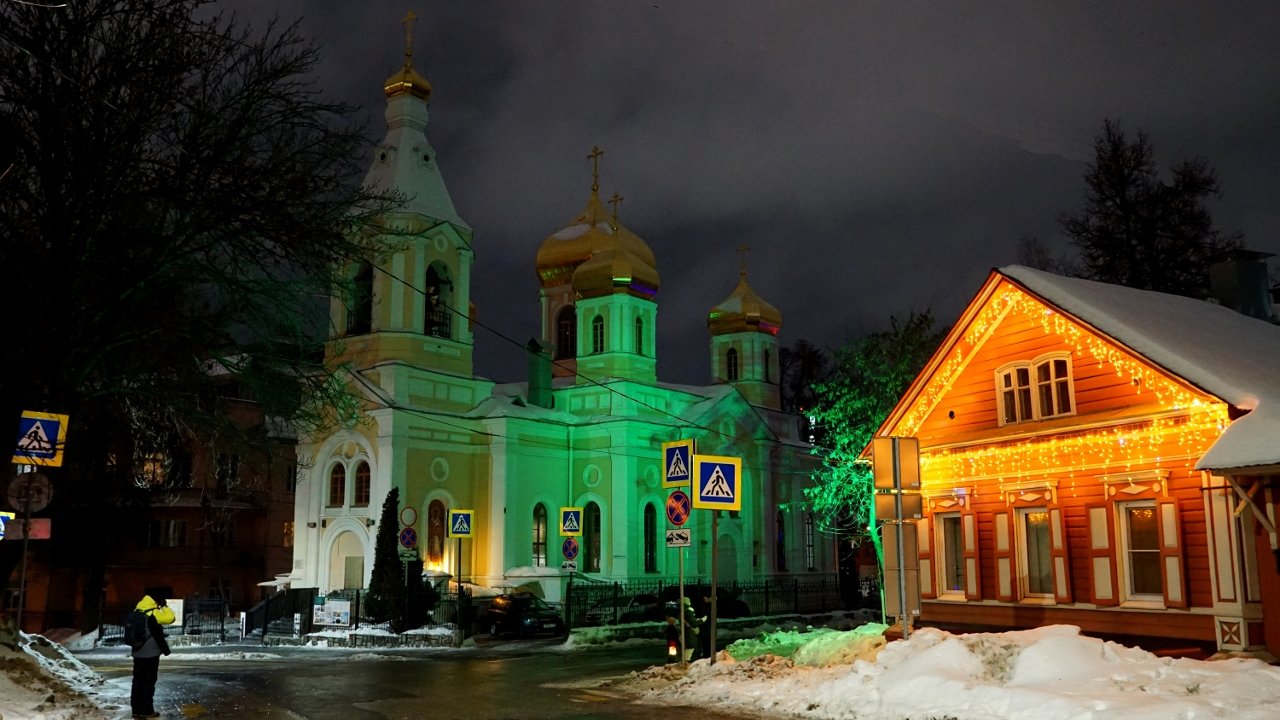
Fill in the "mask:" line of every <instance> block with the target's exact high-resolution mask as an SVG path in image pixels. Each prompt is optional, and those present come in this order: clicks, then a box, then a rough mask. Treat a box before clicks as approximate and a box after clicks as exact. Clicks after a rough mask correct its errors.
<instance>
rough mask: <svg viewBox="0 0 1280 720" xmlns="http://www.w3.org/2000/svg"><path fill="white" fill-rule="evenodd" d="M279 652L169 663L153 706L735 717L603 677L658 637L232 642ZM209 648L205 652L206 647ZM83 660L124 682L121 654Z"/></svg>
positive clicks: (287, 712) (496, 716) (183, 713)
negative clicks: (391, 647)
mask: <svg viewBox="0 0 1280 720" xmlns="http://www.w3.org/2000/svg"><path fill="white" fill-rule="evenodd" d="M240 649H243V650H254V651H267V652H270V653H272V654H281V655H286V657H283V658H281V659H275V660H211V659H192V658H190V657H188V658H187V659H184V658H183V655H184V654H186V653H189V652H190V651H185V650H184V652H178V653H175V654H173V655H171V656H169V657H167V658H164V659H163V660H162V661H161V669H160V684H159V687H158V690H157V694H156V705H157V709H159V710H160V711H161V712H162V713H164V714H165V717H184V718H200V719H201V720H214V719H221V718H236V719H239V718H245V719H253V720H257V719H264V720H277V719H284V718H288V719H289V720H329V719H330V718H332V719H334V720H339V719H340V720H398V719H405V720H410V719H413V720H416V719H418V718H431V719H432V720H452V719H454V718H456V719H457V720H540V719H544V718H545V719H547V720H553V719H554V720H560V719H565V720H570V719H572V720H594V719H596V718H600V719H603V718H620V719H638V718H664V719H665V718H673V717H686V718H693V717H697V718H731V717H733V716H729V715H715V714H712V713H708V712H707V711H706V710H704V709H700V708H699V709H693V708H685V709H679V710H673V709H671V708H660V707H655V706H652V705H637V704H635V703H633V702H632V701H630V700H629V699H628V698H626V697H623V696H621V695H619V694H618V693H616V692H613V691H610V690H609V689H608V688H607V687H605V688H596V687H592V686H593V685H595V684H596V682H597V681H599V680H602V679H605V678H608V677H614V676H618V675H624V674H626V673H628V672H631V671H633V670H640V669H643V668H645V667H648V666H649V665H651V664H653V663H655V662H658V661H660V658H659V657H657V656H658V655H659V653H660V652H661V650H662V648H661V646H658V645H655V646H653V647H647V646H646V647H628V648H622V649H614V650H579V651H572V652H566V651H562V650H559V649H557V648H556V647H555V646H554V644H553V643H551V642H547V641H527V640H526V641H511V642H499V643H494V642H488V643H485V644H484V645H483V646H481V647H478V648H473V649H466V650H440V651H425V652H424V651H386V650H379V651H375V652H364V653H355V652H350V651H316V650H309V649H292V648H289V649H281V648H261V647H249V648H228V649H227V650H228V651H232V650H240ZM205 652H207V651H205ZM84 660H85V661H86V662H88V663H89V664H90V665H92V666H93V667H94V668H95V669H96V670H98V671H99V672H100V673H102V674H103V675H105V676H107V677H108V678H111V679H112V681H113V682H116V683H120V684H122V686H123V687H124V688H126V689H127V687H128V682H129V671H130V665H129V664H127V659H125V658H121V657H111V658H104V657H102V656H100V655H97V654H95V655H92V656H88V657H85V658H84Z"/></svg>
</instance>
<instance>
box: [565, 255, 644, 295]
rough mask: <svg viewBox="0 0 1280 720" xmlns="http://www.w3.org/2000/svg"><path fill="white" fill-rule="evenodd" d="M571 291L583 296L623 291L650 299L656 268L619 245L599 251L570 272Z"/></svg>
mask: <svg viewBox="0 0 1280 720" xmlns="http://www.w3.org/2000/svg"><path fill="white" fill-rule="evenodd" d="M573 290H574V292H576V293H577V294H578V296H579V297H584V298H592V297H601V296H603V295H610V294H613V293H627V294H630V295H635V296H636V297H642V298H645V299H646V300H652V299H653V296H654V295H657V294H658V271H657V270H655V269H654V267H653V266H652V265H649V264H647V263H645V262H643V261H641V260H639V259H638V258H636V256H634V255H632V254H631V253H630V252H628V251H627V250H625V249H623V248H620V247H617V248H611V249H607V250H601V251H600V252H597V253H596V254H595V255H592V256H591V259H590V260H587V261H586V262H584V263H582V264H581V265H579V266H578V269H577V270H574V271H573Z"/></svg>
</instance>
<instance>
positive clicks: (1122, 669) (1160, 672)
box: [645, 625, 1280, 720]
mask: <svg viewBox="0 0 1280 720" xmlns="http://www.w3.org/2000/svg"><path fill="white" fill-rule="evenodd" d="M836 635H839V633H832V634H826V633H824V634H822V635H818V636H817V637H816V638H815V639H820V642H821V643H830V644H831V645H832V647H840V646H841V643H840V641H839V640H837V639H836V638H835V636H836ZM828 637H829V638H830V639H828ZM803 647H804V646H803V645H801V646H799V647H798V648H797V649H796V651H795V652H796V653H799V651H800V648H803ZM872 652H874V651H873V650H872ZM721 657H722V658H727V657H728V656H727V655H725V654H722V655H721ZM793 657H794V654H793ZM645 700H646V701H649V702H672V701H675V702H679V703H682V704H688V705H700V706H712V705H719V706H721V707H726V708H729V707H732V708H746V709H750V710H755V711H765V712H773V713H780V714H785V715H792V716H795V717H806V718H857V719H858V720H901V719H902V718H944V717H945V718H949V719H951V720H1005V719H1007V720H1058V719H1061V720H1081V719H1085V718H1087V719H1089V720H1103V719H1106V718H1117V719H1121V718H1122V719H1123V720H1157V719H1159V720H1167V719H1168V718H1184V719H1186V720H1201V719H1203V718H1231V719H1232V720H1263V719H1264V718H1267V719H1270V718H1274V717H1276V710H1275V708H1276V707H1277V704H1280V668H1276V667H1271V666H1269V665H1267V664H1265V663H1263V662H1260V661H1258V660H1246V659H1228V660H1218V661H1204V660H1188V659H1172V658H1160V657H1156V656H1155V655H1152V654H1151V653H1148V652H1146V651H1144V650H1139V649H1134V648H1127V647H1124V646H1121V645H1117V644H1115V643H1110V642H1104V641H1102V640H1098V639H1096V638H1089V637H1084V636H1081V635H1080V630H1079V628H1077V627H1074V626H1064V625H1057V626H1048V627H1043V628H1038V629H1035V630H1025V631H1017V632H1006V633H978V634H971V635H952V634H950V633H946V632H943V631H940V630H933V629H928V628H926V629H921V630H918V631H916V632H915V633H913V634H912V636H911V639H910V640H906V641H898V642H894V643H890V644H888V645H886V646H884V648H883V649H881V650H880V651H879V653H878V654H877V655H876V656H875V659H874V661H868V660H864V659H859V660H855V661H854V662H853V663H852V664H842V665H832V666H827V667H804V666H800V665H798V664H797V663H796V662H794V660H793V659H787V658H782V657H777V656H770V655H761V656H758V657H754V658H752V659H750V660H747V661H745V662H741V663H736V662H733V661H732V660H730V661H728V662H722V663H718V664H716V665H714V666H712V665H710V664H709V663H707V662H706V661H699V662H696V663H694V664H693V665H692V666H691V667H690V669H689V672H688V673H687V674H686V675H685V676H684V677H683V678H681V679H679V680H677V681H676V682H673V683H670V684H668V685H666V686H665V687H661V688H658V689H656V690H651V691H650V692H648V693H646V695H645Z"/></svg>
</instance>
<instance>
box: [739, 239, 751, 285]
mask: <svg viewBox="0 0 1280 720" xmlns="http://www.w3.org/2000/svg"><path fill="white" fill-rule="evenodd" d="M750 249H751V246H749V245H739V246H738V254H739V255H741V256H742V270H741V271H740V274H741V275H742V277H746V276H747V251H749V250H750Z"/></svg>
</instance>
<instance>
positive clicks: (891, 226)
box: [219, 0, 1280, 383]
mask: <svg viewBox="0 0 1280 720" xmlns="http://www.w3.org/2000/svg"><path fill="white" fill-rule="evenodd" d="M219 5H220V6H221V7H223V8H226V9H234V10H236V11H237V12H239V13H240V17H241V19H242V20H250V21H252V22H253V23H254V24H258V23H260V22H261V21H262V20H263V19H265V18H266V17H268V15H269V13H271V12H275V13H278V14H279V15H280V16H281V17H282V18H286V19H292V18H298V17H300V18H301V19H302V31H303V33H304V34H306V35H307V36H309V37H312V38H314V39H316V40H317V41H318V42H319V43H320V44H321V45H322V47H323V61H322V63H321V64H320V66H319V67H318V68H317V71H318V73H319V80H320V82H321V83H322V85H323V87H324V89H325V91H326V92H327V93H328V94H329V95H330V97H332V98H334V99H340V100H345V101H348V102H351V103H354V104H356V105H358V106H360V107H361V108H363V115H362V117H363V118H364V119H367V121H368V123H369V125H368V128H369V130H368V135H369V137H370V139H371V140H374V141H376V140H380V139H381V138H382V135H383V132H384V126H383V121H382V111H383V108H384V106H385V104H384V99H383V95H382V81H383V80H384V79H385V78H386V77H387V76H388V75H390V74H391V73H392V72H393V71H394V70H396V69H397V68H398V67H399V66H400V64H401V62H402V59H403V49H404V29H403V27H402V26H401V24H400V21H401V18H403V16H404V15H405V12H406V11H407V10H409V9H413V10H414V11H415V12H416V13H417V15H418V21H417V24H416V28H415V31H414V65H415V67H416V68H417V69H418V70H419V71H420V72H421V73H422V74H423V75H424V76H426V77H427V79H428V80H429V81H430V82H431V84H432V88H433V90H432V103H431V110H432V113H431V123H430V126H429V127H428V137H429V140H430V141H431V144H432V145H433V146H434V147H435V149H436V150H437V151H438V153H439V164H440V168H441V170H442V172H443V174H444V178H445V182H446V183H447V184H448V186H449V188H450V192H451V194H452V196H453V201H454V203H455V205H456V206H457V208H458V210H459V212H460V214H461V215H462V217H463V218H465V219H466V220H467V222H468V223H469V224H470V225H471V226H472V227H473V228H474V229H475V237H474V241H473V243H474V248H475V252H476V265H475V272H474V274H473V278H472V280H473V289H472V300H473V301H474V302H475V303H476V305H477V307H478V310H479V319H480V320H481V321H482V322H483V323H485V324H486V325H488V326H490V327H493V328H495V329H497V330H498V331H500V332H501V333H503V334H504V335H506V336H509V337H510V338H512V339H514V340H517V341H519V342H521V343H523V341H525V340H527V339H528V338H529V337H531V336H535V335H537V334H538V332H539V328H538V307H539V306H538V283H537V280H536V277H535V273H534V255H535V253H536V252H537V249H538V246H539V245H540V243H541V242H542V240H543V239H544V238H545V237H546V236H548V235H550V234H551V233H553V232H555V231H556V230H558V229H560V228H561V227H563V226H565V225H567V224H568V223H569V221H571V220H572V219H573V218H574V217H575V215H576V214H577V213H578V212H579V211H580V210H581V208H582V207H583V205H584V204H585V202H586V200H587V197H588V193H589V189H590V185H591V164H590V162H589V161H588V160H587V154H588V153H589V152H590V151H591V148H592V146H593V145H598V146H600V147H601V148H602V149H603V150H604V152H605V155H604V158H603V159H602V165H601V182H600V184H601V195H602V197H604V198H608V197H609V196H610V195H612V194H613V193H615V192H616V193H618V194H620V195H622V196H623V197H624V198H625V200H624V201H623V203H622V206H621V211H620V216H621V221H622V223H623V224H625V225H627V226H628V227H629V228H631V229H632V230H633V231H634V232H636V233H637V234H638V235H639V236H640V237H642V238H644V239H645V240H646V241H647V242H648V243H649V245H650V247H652V248H653V251H654V253H655V254H656V256H657V258H658V271H659V273H660V274H661V276H662V289H661V291H660V292H659V294H658V303H659V316H658V317H659V336H658V352H659V366H658V371H659V376H660V377H661V378H662V379H664V380H667V381H674V382H688V383H704V382H706V381H707V380H708V379H709V374H710V371H709V365H708V359H707V347H708V340H707V338H708V335H707V331H706V312H707V310H708V309H710V308H711V307H712V306H713V305H715V304H716V303H718V302H719V301H720V300H722V299H723V298H724V297H725V296H727V295H728V294H729V292H730V291H732V289H733V287H734V285H735V283H736V281H737V275H738V268H739V255H738V253H737V252H736V249H737V248H738V246H740V245H748V246H750V248H751V250H750V252H749V253H748V266H749V279H750V282H751V284H752V286H753V287H754V288H755V289H756V291H757V292H758V293H759V294H760V295H761V296H762V297H764V298H765V299H766V300H768V301H769V302H771V303H772V304H774V305H776V306H777V307H778V308H779V309H781V310H782V313H783V330H782V336H781V339H782V342H783V343H784V344H790V343H792V342H794V341H795V340H796V339H799V338H805V339H807V340H809V341H811V342H813V343H814V344H816V345H819V346H821V347H824V348H833V347H836V346H838V345H840V344H842V343H843V342H844V341H845V340H847V339H849V338H852V337H855V336H857V335H860V334H863V333H865V332H868V331H872V330H878V329H882V328H884V327H886V326H887V325H888V320H889V317H890V316H891V315H896V316H898V317H905V316H906V315H907V314H908V313H910V312H911V311H913V310H916V311H919V310H924V309H926V308H930V307H931V308H932V309H933V310H934V312H935V314H936V315H937V317H938V319H939V321H940V322H941V323H942V324H948V325H949V324H950V323H951V322H952V321H953V320H954V318H955V317H956V315H957V314H958V312H959V311H960V310H961V308H962V307H963V305H964V304H965V303H966V302H967V301H968V300H969V298H970V297H971V296H972V294H973V293H974V292H975V291H976V290H977V289H978V286H979V284H980V283H981V282H982V280H983V279H984V278H985V277H986V274H987V272H988V271H989V270H990V269H991V268H992V267H997V266H1001V265H1006V264H1010V263H1013V262H1016V261H1017V247H1018V239H1019V238H1020V237H1022V236H1036V237H1038V238H1040V239H1041V240H1042V241H1043V242H1045V243H1046V244H1048V245H1049V246H1050V247H1051V248H1054V249H1055V250H1059V249H1065V248H1066V243H1065V241H1064V239H1063V238H1062V236H1061V233H1060V231H1059V227H1058V224H1057V218H1058V216H1059V215H1060V214H1061V213H1062V212H1069V211H1074V210H1076V209H1078V208H1079V207H1081V204H1082V198H1083V189H1084V187H1083V182H1082V178H1083V175H1084V173H1085V170H1086V164H1087V163H1088V162H1089V161H1090V160H1091V159H1092V157H1093V137H1094V135H1095V134H1097V132H1098V131H1099V129H1100V128H1101V126H1102V121H1103V119H1104V118H1106V117H1111V118H1115V119H1119V120H1120V121H1121V122H1122V123H1123V124H1124V126H1125V128H1126V130H1128V131H1130V132H1131V133H1132V132H1134V131H1136V130H1138V129H1142V130H1145V131H1146V132H1147V133H1148V134H1149V135H1150V137H1151V140H1152V142H1153V144H1154V146H1155V150H1156V160H1157V163H1158V164H1159V166H1160V167H1161V168H1163V169H1167V168H1168V167H1169V166H1170V165H1172V164H1173V163H1175V162H1177V161H1179V160H1182V159H1187V158H1191V157H1204V158H1206V159H1208V160H1209V162H1210V164H1211V165H1213V166H1214V167H1215V168H1216V169H1217V171H1218V173H1219V178H1220V181H1221V185H1222V189H1223V196H1222V198H1221V199H1220V200H1219V201H1216V202H1214V203H1213V204H1212V205H1211V210H1212V212H1213V213H1214V217H1215V220H1216V221H1217V224H1218V226H1219V227H1220V228H1222V229H1224V230H1227V231H1240V232H1242V233H1243V234H1244V242H1245V244H1246V246H1247V247H1250V248H1252V249H1255V250H1262V251H1266V252H1274V253H1280V201H1278V198H1277V193H1278V191H1280V134H1278V133H1277V130H1278V129H1280V85H1277V82H1278V80H1277V78H1280V42H1277V41H1276V33H1277V31H1278V30H1280V3H1276V2H1273V1H1263V2H1235V3H1226V4H1220V3H1203V2H1173V1H1170V0H1159V1H1157V0H1153V1H1149V2H1134V1H1132V0H1127V1H1126V2H1124V3H1109V2H1079V1H1078V2H1062V1H1061V0H1048V1H1032V2H1028V1H1019V2H947V3H939V2H933V3H916V4H910V5H909V4H908V3H902V2H885V3H868V2H853V1H852V0H847V1H845V2H821V3H819V2H801V1H799V0H796V1H787V2H782V1H778V2H754V1H743V0H735V1H734V2H716V3H712V2H693V1H690V0H680V1H675V0H671V1H669V2H668V1H662V2H657V3H655V2H629V1H626V0H607V1H605V0H600V1H598V2H564V1H559V0H558V1H555V2H550V1H545V2H512V1H508V2H498V1H496V0H453V1H450V2H423V1H422V0H416V1H410V0H364V1H362V2H350V1H349V0H289V1H277V2H265V1H264V0H236V1H234V2H223V3H219ZM1272 267H1273V269H1274V268H1275V267H1277V263H1276V262H1275V261H1274V260H1273V261H1272ZM524 367H525V360H524V357H523V354H522V351H521V350H520V349H519V348H517V347H516V346H515V345H512V344H509V343H508V342H507V341H505V340H503V339H501V338H499V337H497V336H495V335H494V334H492V333H489V332H487V331H486V330H483V329H477V331H476V369H477V372H478V373H479V374H481V375H485V376H488V377H492V378H494V379H497V380H518V379H522V376H523V373H524Z"/></svg>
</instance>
